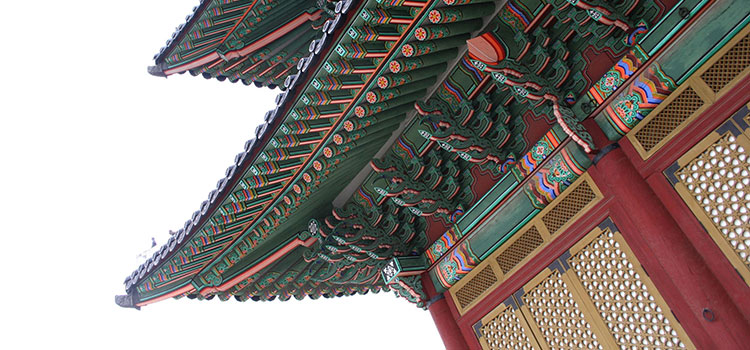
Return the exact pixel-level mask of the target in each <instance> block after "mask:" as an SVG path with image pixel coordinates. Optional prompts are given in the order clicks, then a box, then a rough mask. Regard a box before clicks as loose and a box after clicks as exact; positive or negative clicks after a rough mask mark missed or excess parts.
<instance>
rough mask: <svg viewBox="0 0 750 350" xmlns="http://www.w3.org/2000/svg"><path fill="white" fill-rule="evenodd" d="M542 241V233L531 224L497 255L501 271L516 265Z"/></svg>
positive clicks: (507, 270) (511, 268) (504, 271)
mask: <svg viewBox="0 0 750 350" xmlns="http://www.w3.org/2000/svg"><path fill="white" fill-rule="evenodd" d="M542 243H544V239H542V235H541V234H539V231H538V230H537V229H536V227H535V226H531V228H529V229H528V230H527V231H526V232H524V233H523V234H522V235H521V236H520V237H519V238H518V239H517V240H515V241H514V242H513V243H512V244H511V245H510V246H508V248H507V249H505V250H503V252H502V253H500V254H499V255H498V256H497V264H498V265H500V269H502V270H503V273H506V274H507V273H508V272H509V271H510V270H513V268H514V267H516V265H518V263H519V262H521V260H523V259H525V258H526V257H527V256H529V254H530V253H531V252H533V251H534V249H536V248H537V247H539V246H540V245H542Z"/></svg>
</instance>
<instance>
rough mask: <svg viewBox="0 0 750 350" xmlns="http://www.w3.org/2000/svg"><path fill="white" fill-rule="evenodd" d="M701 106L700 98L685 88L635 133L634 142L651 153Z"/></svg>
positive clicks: (690, 89)
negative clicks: (636, 141)
mask: <svg viewBox="0 0 750 350" xmlns="http://www.w3.org/2000/svg"><path fill="white" fill-rule="evenodd" d="M701 106H703V100H702V99H701V98H700V96H698V94H697V93H696V92H695V90H693V89H692V88H691V87H688V88H686V89H685V90H683V91H682V93H680V94H679V95H678V96H677V98H675V99H674V100H673V101H672V102H670V103H669V104H668V105H667V106H666V107H665V108H664V109H663V110H662V111H661V112H659V113H658V114H657V115H656V116H655V117H654V118H653V119H651V120H650V121H649V122H648V123H647V124H646V125H645V126H643V128H641V129H640V130H638V131H637V132H636V133H635V138H636V140H638V142H639V143H640V144H641V146H642V147H643V149H644V150H645V151H646V152H648V151H651V150H652V149H653V148H654V147H655V146H656V145H657V144H658V143H659V142H661V141H662V140H663V139H664V138H665V137H667V136H668V135H669V134H670V133H671V132H672V131H674V130H675V129H677V127H678V126H680V125H681V124H682V123H683V122H685V121H686V120H687V119H688V118H689V117H690V116H691V115H692V114H693V113H695V111H697V110H698V109H699V108H701Z"/></svg>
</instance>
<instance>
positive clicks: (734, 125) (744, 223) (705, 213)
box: [665, 107, 750, 283]
mask: <svg viewBox="0 0 750 350" xmlns="http://www.w3.org/2000/svg"><path fill="white" fill-rule="evenodd" d="M748 116H750V112H748V108H747V107H743V108H742V109H741V110H740V111H739V112H738V113H737V114H735V116H734V117H733V118H730V120H728V121H727V122H726V123H725V124H724V125H723V126H721V127H719V128H718V129H717V130H721V131H723V132H721V133H720V132H717V131H715V132H713V133H711V134H709V135H708V136H707V137H706V138H705V139H704V140H703V141H701V142H700V143H698V144H697V145H696V146H695V147H693V149H691V150H690V151H688V152H687V153H685V155H683V156H682V157H681V158H680V159H678V160H677V162H676V163H675V165H673V166H671V167H670V168H669V169H667V171H666V172H665V173H666V175H667V177H668V178H669V179H670V182H672V185H673V186H674V187H675V190H676V191H677V193H679V195H680V197H682V199H683V201H685V204H687V205H688V207H689V208H690V210H691V211H692V212H693V214H694V215H695V216H696V218H697V219H698V220H700V221H701V223H702V224H703V227H705V228H706V231H708V234H709V235H710V236H711V238H712V239H713V240H714V242H716V244H717V245H718V246H719V248H720V249H721V250H722V252H723V253H724V255H726V257H727V259H728V260H729V261H730V262H731V263H732V264H733V265H734V268H735V269H736V270H737V272H739V274H740V275H741V276H742V277H743V278H744V280H745V282H746V283H747V282H750V159H749V158H748V157H749V156H750V141H749V139H748V135H747V134H745V133H743V132H742V131H741V130H743V129H744V130H745V132H747V130H748V128H747V124H746V121H745V120H747V118H748Z"/></svg>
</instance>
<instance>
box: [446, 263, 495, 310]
mask: <svg viewBox="0 0 750 350" xmlns="http://www.w3.org/2000/svg"><path fill="white" fill-rule="evenodd" d="M495 282H497V276H495V272H493V271H492V266H489V265H487V266H485V267H484V268H482V269H481V271H480V272H479V273H478V274H476V275H474V276H473V277H472V278H471V280H470V281H469V282H468V283H466V284H464V285H463V287H461V288H460V289H459V290H458V291H457V292H456V299H457V300H458V303H459V305H461V308H465V307H466V306H467V305H469V304H471V302H473V301H474V300H476V298H477V297H479V296H480V295H482V293H484V292H485V291H487V289H489V288H490V287H492V285H493V284H495Z"/></svg>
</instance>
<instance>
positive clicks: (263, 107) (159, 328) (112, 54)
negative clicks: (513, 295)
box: [0, 0, 443, 349]
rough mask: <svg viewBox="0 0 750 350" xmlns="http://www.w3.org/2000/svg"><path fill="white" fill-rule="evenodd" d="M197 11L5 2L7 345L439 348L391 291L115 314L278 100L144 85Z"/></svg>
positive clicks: (168, 4)
mask: <svg viewBox="0 0 750 350" xmlns="http://www.w3.org/2000/svg"><path fill="white" fill-rule="evenodd" d="M287 1H293V0H287ZM197 4H198V1H197V0H159V1H143V0H135V1H127V2H125V1H35V2H29V1H12V2H6V3H4V9H3V16H2V17H3V19H2V21H0V29H2V33H3V37H2V43H3V46H2V52H3V54H2V55H0V63H2V67H3V68H4V72H3V77H2V78H0V87H1V88H2V91H0V121H1V123H0V147H1V148H0V198H2V199H3V200H2V201H0V219H1V220H0V222H1V225H2V226H0V227H1V228H0V233H1V235H0V237H1V238H0V239H2V241H1V242H2V247H3V252H2V254H0V259H2V260H1V261H2V267H3V270H4V271H3V273H2V282H0V286H2V288H0V293H1V294H2V295H1V297H0V303H1V304H0V305H2V308H1V309H0V313H2V318H1V319H2V320H3V321H4V324H3V326H2V327H0V347H2V348H6V349H39V348H42V347H44V348H61V347H62V348H73V347H71V346H75V348H76V349H164V348H169V349H171V348H174V349H176V348H181V349H199V348H207V347H210V348H212V349H221V348H227V349H229V348H232V349H237V348H242V349H297V348H302V347H304V348H306V349H382V348H393V349H442V348H443V346H442V343H441V341H440V338H439V336H438V333H437V331H436V329H435V326H434V324H433V322H432V319H431V317H430V315H429V312H427V311H422V310H421V309H418V308H416V307H414V306H413V305H411V304H409V303H408V302H406V301H405V300H404V299H398V298H396V297H395V296H394V295H393V294H392V293H381V294H378V295H372V294H368V295H366V296H356V297H350V298H337V299H334V300H315V301H310V300H305V301H303V302H298V301H288V302H279V301H276V302H268V303H254V302H246V303H238V302H235V301H233V300H232V301H229V302H220V301H219V300H218V299H214V300H212V301H203V302H199V301H194V300H187V299H185V300H177V301H175V300H167V301H163V302H160V303H156V304H154V305H149V306H146V307H145V308H143V309H142V311H135V310H131V309H122V308H120V307H118V306H116V305H115V303H114V295H115V294H123V293H124V286H123V285H122V281H123V280H124V278H125V277H126V276H127V275H129V274H130V273H131V272H132V270H133V269H134V268H136V267H137V263H136V255H137V254H138V253H139V252H141V251H143V250H145V249H147V248H148V247H149V245H150V241H151V237H156V240H157V242H158V243H159V244H160V245H161V244H162V243H164V242H165V241H166V238H168V232H169V230H170V229H173V230H176V229H178V228H179V227H181V226H182V224H183V223H184V222H185V220H187V219H188V218H189V217H190V215H191V214H192V212H193V211H195V210H197V209H198V206H199V204H200V203H201V202H202V201H203V200H204V199H205V198H206V197H207V195H208V193H209V191H211V190H212V189H213V188H214V187H215V185H216V181H217V180H219V179H220V178H221V177H223V175H224V170H225V169H226V168H227V167H228V166H229V165H231V164H232V163H233V160H234V156H235V154H237V153H238V152H240V151H241V150H242V148H243V144H244V142H245V141H246V140H247V139H249V138H251V137H252V136H253V134H254V130H255V126H256V125H258V124H259V123H260V122H261V121H262V116H263V114H264V113H265V112H266V111H267V110H269V109H271V108H272V107H273V98H274V97H275V95H276V94H277V92H278V91H277V90H276V91H271V90H268V89H258V88H255V87H247V86H244V85H242V84H231V83H229V82H228V81H226V82H218V81H215V80H211V81H209V80H205V79H203V78H200V77H192V76H190V75H188V74H186V75H182V76H175V77H170V78H169V79H164V78H156V77H153V76H150V75H148V73H146V67H147V66H148V65H150V64H153V61H152V56H153V55H154V53H156V52H158V50H159V48H160V47H161V46H162V45H163V44H164V41H165V40H166V39H167V38H169V37H170V36H171V35H172V32H173V31H174V28H175V27H176V26H177V25H179V24H181V23H183V22H184V19H185V16H186V15H187V14H189V13H190V12H191V9H192V7H193V6H195V5H197Z"/></svg>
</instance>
